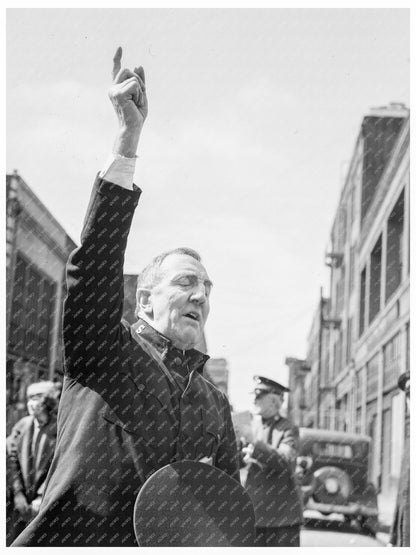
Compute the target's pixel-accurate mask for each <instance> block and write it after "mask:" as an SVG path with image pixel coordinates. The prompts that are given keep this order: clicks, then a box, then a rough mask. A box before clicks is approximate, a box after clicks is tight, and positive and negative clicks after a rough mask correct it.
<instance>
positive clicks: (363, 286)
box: [360, 268, 367, 335]
mask: <svg viewBox="0 0 416 555" xmlns="http://www.w3.org/2000/svg"><path fill="white" fill-rule="evenodd" d="M366 281H367V269H366V268H364V269H363V271H362V272H361V276H360V335H361V334H362V333H363V331H364V328H365V290H366Z"/></svg>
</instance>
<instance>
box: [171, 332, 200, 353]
mask: <svg viewBox="0 0 416 555" xmlns="http://www.w3.org/2000/svg"><path fill="white" fill-rule="evenodd" d="M199 339H200V338H199V337H195V336H192V337H190V336H189V335H185V336H181V337H175V338H174V339H173V340H172V343H173V346H174V347H176V348H177V349H182V350H183V351H188V350H189V349H194V348H195V346H196V345H197V344H198V342H199Z"/></svg>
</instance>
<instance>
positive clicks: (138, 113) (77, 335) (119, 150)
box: [63, 48, 147, 379]
mask: <svg viewBox="0 0 416 555" xmlns="http://www.w3.org/2000/svg"><path fill="white" fill-rule="evenodd" d="M121 53H122V52H121V48H119V49H117V52H116V54H115V56H114V60H113V83H112V85H111V88H110V91H109V96H110V99H111V102H112V104H113V106H114V109H115V112H116V114H117V118H118V122H119V127H118V131H117V135H116V138H115V142H114V148H113V156H114V157H115V161H114V163H113V166H114V165H115V166H117V167H116V168H115V169H114V167H113V168H112V167H110V168H109V170H108V171H106V172H102V173H101V174H100V176H98V177H97V179H96V181H95V184H94V188H93V191H92V195H91V199H90V203H89V206H88V210H87V214H86V218H85V221H84V227H83V230H82V233H81V245H80V247H79V248H77V249H76V250H75V251H74V252H73V253H72V254H71V256H70V258H69V260H68V265H67V288H68V294H67V298H66V300H65V306H64V321H63V337H64V344H65V369H66V372H67V373H68V374H69V375H70V376H71V377H73V378H75V379H77V378H80V377H81V376H82V375H85V374H87V375H90V373H91V372H92V371H93V370H94V372H96V373H97V372H100V371H104V369H105V368H107V364H108V359H109V356H108V355H109V352H108V350H109V349H110V347H112V348H113V349H114V348H115V347H114V345H115V344H117V334H118V333H119V332H120V330H119V328H120V322H121V318H122V312H123V289H124V284H123V263H124V251H125V248H126V244H127V236H128V233H129V230H130V225H131V221H132V218H133V214H134V210H135V208H136V205H137V203H138V200H139V196H140V190H139V189H138V188H137V187H133V188H132V189H129V188H126V187H124V186H123V183H121V182H119V181H117V179H115V178H113V175H116V176H117V175H119V174H122V173H123V167H122V165H123V164H125V158H129V159H130V160H131V159H132V158H133V160H134V157H135V154H136V150H137V146H138V142H139V137H140V133H141V130H142V127H143V124H144V121H145V119H146V116H147V97H146V91H145V84H144V71H143V68H142V67H139V68H136V69H135V70H134V72H132V71H130V70H128V69H121ZM118 158H121V160H118ZM127 163H129V161H128V162H127ZM133 168H134V166H133ZM119 185H122V186H119ZM115 355H116V353H114V351H112V353H111V354H110V357H111V358H114V356H115ZM106 362H107V364H106Z"/></svg>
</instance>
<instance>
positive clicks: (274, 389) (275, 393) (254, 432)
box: [241, 376, 302, 547]
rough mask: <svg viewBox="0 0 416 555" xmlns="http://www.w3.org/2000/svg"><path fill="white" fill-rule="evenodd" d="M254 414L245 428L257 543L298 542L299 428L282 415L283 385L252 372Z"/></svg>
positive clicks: (244, 450)
mask: <svg viewBox="0 0 416 555" xmlns="http://www.w3.org/2000/svg"><path fill="white" fill-rule="evenodd" d="M254 382H255V388H254V391H253V392H252V393H253V394H254V410H253V413H254V418H253V420H252V425H251V427H247V428H245V429H244V430H243V435H244V437H243V438H241V440H242V444H243V447H242V455H243V458H242V461H243V464H245V465H247V479H246V483H245V487H246V489H247V491H248V494H249V495H250V497H251V500H252V502H253V505H254V509H255V515H256V542H255V545H256V546H259V547H273V546H290V547H298V546H299V535H300V525H301V523H302V501H301V491H300V488H299V486H298V484H297V481H296V478H295V467H296V456H297V450H298V438H299V431H298V428H297V427H296V426H293V425H292V424H291V423H290V422H289V420H287V418H284V417H283V416H281V415H280V409H281V406H282V404H283V400H284V393H285V392H287V391H289V389H288V388H287V387H284V386H282V385H281V384H279V383H278V382H276V381H274V380H271V379H269V378H266V377H263V376H254Z"/></svg>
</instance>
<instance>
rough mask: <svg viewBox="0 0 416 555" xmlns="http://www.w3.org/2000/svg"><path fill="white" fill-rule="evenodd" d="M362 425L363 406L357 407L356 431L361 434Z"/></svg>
mask: <svg viewBox="0 0 416 555" xmlns="http://www.w3.org/2000/svg"><path fill="white" fill-rule="evenodd" d="M361 431H362V426H361V407H359V408H357V412H356V413H355V433H356V434H361Z"/></svg>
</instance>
